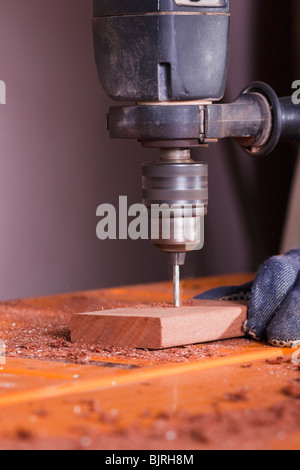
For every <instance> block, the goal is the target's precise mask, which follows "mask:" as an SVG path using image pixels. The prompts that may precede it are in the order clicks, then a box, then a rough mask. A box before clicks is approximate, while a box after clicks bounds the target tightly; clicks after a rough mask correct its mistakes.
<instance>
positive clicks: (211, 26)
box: [93, 0, 230, 102]
mask: <svg viewBox="0 0 300 470" xmlns="http://www.w3.org/2000/svg"><path fill="white" fill-rule="evenodd" d="M178 3H181V1H180V0H94V20H93V31H94V44H95V57H96V63H97V67H98V72H99V77H100V81H101V83H102V85H103V87H104V90H105V91H106V93H107V94H108V95H109V96H110V97H111V98H112V99H114V100H121V101H134V102H145V101H146V102H157V101H191V100H211V101H215V100H216V101H219V100H220V99H221V98H222V97H223V95H224V92H225V85H226V78H227V62H228V44H229V29H230V13H229V0H196V1H195V0H183V2H182V3H187V5H179V4H178ZM200 4H201V5H202V6H201V5H200ZM205 5H208V6H205Z"/></svg>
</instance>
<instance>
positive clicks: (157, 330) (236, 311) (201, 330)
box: [71, 300, 247, 349]
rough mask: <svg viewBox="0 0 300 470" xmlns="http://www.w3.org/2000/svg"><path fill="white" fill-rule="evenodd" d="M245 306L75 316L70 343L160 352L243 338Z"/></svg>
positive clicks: (219, 303) (128, 310) (207, 302)
mask: <svg viewBox="0 0 300 470" xmlns="http://www.w3.org/2000/svg"><path fill="white" fill-rule="evenodd" d="M246 318H247V305H246V304H245V303H238V302H225V301H210V300H204V301H199V305H196V306H192V307H182V308H180V309H177V308H161V307H157V308H156V307H151V308H134V307H130V308H123V309H117V310H107V311H101V312H89V313H78V314H75V315H74V316H73V318H72V322H71V338H72V341H74V342H75V341H82V342H84V343H89V344H94V345H97V346H100V347H112V346H115V347H120V348H126V347H131V348H140V349H164V348H171V347H174V346H183V345H187V344H196V343H206V342H209V341H216V340H221V339H228V338H238V337H242V336H244V335H245V334H244V332H243V329H242V327H243V324H244V322H245V320H246Z"/></svg>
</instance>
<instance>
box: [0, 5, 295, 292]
mask: <svg viewBox="0 0 300 470" xmlns="http://www.w3.org/2000/svg"><path fill="white" fill-rule="evenodd" d="M296 3H297V2H296V0H285V2H284V5H283V4H282V2H280V1H279V0H278V1H277V0H276V1H274V0H273V1H271V0H263V1H261V0H243V1H241V0H232V1H231V4H232V35H231V51H230V72H229V80H228V87H227V96H226V99H227V100H232V99H234V98H235V97H236V96H237V95H238V94H239V92H240V90H241V89H242V88H243V87H244V86H245V85H247V84H248V83H249V82H250V81H252V80H256V79H261V80H265V81H268V82H269V83H270V84H271V85H272V86H273V87H274V88H275V89H276V91H277V92H278V93H279V94H281V95H285V94H290V87H291V83H292V81H293V80H295V79H297V78H298V79H299V77H297V75H296V71H295V67H294V64H295V62H296V60H295V58H296V56H299V49H300V46H298V45H297V44H295V41H293V23H294V18H295V16H296V15H295V13H294V8H295V5H296ZM0 11H1V16H0V80H4V81H5V82H6V85H7V104H6V105H1V106H0V230H1V232H0V234H1V235H0V299H8V298H16V297H24V296H25V297H28V296H33V295H43V294H48V293H59V292H67V291H75V290H82V289H91V288H98V287H99V288H100V287H104V286H113V285H120V284H131V283H140V282H151V281H158V280H162V279H167V278H168V277H169V272H168V268H167V265H166V262H165V258H164V256H163V255H162V254H160V253H159V252H156V250H155V249H154V248H152V246H151V245H150V243H149V242H147V241H137V242H134V241H130V240H128V241H117V242H116V241H103V242H100V241H99V240H98V239H97V238H96V224H97V219H96V208H97V206H98V205H99V204H101V203H104V202H106V203H112V204H117V202H118V197H119V196H120V195H127V196H128V199H129V203H130V204H131V203H135V202H139V201H140V199H141V163H142V161H147V160H153V159H155V158H156V155H157V153H156V151H155V150H145V149H142V148H141V147H140V146H139V144H137V143H136V142H130V141H126V142H121V141H112V140H110V139H109V137H108V135H107V132H106V130H105V113H106V111H107V109H108V107H109V106H110V105H111V104H112V102H110V100H109V99H108V98H107V97H106V96H105V94H104V92H103V90H102V89H101V86H100V84H99V82H98V77H97V72H96V67H95V64H94V57H93V43H92V33H91V17H92V1H90V0H52V1H51V2H46V1H41V0H0ZM194 157H195V158H196V159H203V160H207V161H208V162H209V168H210V207H209V215H208V217H207V224H206V246H205V248H204V250H203V251H202V252H197V253H195V254H194V255H192V256H190V258H189V261H188V263H187V266H186V270H185V275H186V276H196V275H208V274H217V273H225V272H237V271H249V270H254V269H256V267H257V265H258V264H259V263H260V262H261V261H262V260H263V259H264V258H266V257H267V256H269V255H271V254H273V253H276V252H278V250H279V246H280V240H281V232H282V228H283V223H284V217H285V210H286V204H287V198H288V194H289V188H290V179H291V175H292V172H293V167H294V164H295V148H290V147H288V146H280V147H279V149H278V150H277V151H276V153H274V155H273V156H272V158H269V159H267V160H264V161H255V160H251V159H250V158H249V157H247V156H246V155H244V154H243V153H241V152H240V150H239V149H238V148H237V146H236V145H235V144H233V143H230V142H224V143H221V144H219V145H214V146H211V147H210V148H209V149H207V150H206V149H205V150H199V151H198V150H197V151H195V152H194Z"/></svg>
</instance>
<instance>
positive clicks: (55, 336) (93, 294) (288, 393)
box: [0, 275, 300, 450]
mask: <svg viewBox="0 0 300 470" xmlns="http://www.w3.org/2000/svg"><path fill="white" fill-rule="evenodd" d="M250 278H251V276H248V275H240V276H226V277H219V278H206V279H196V280H188V281H184V282H183V293H184V298H185V299H189V298H191V297H193V296H194V295H195V294H198V293H200V292H202V291H204V290H206V289H208V288H211V287H215V286H219V285H225V284H227V285H232V284H241V283H244V282H246V281H248V280H249V279H250ZM171 297H172V287H171V284H170V283H160V284H152V285H148V286H134V287H124V288H115V289H106V290H98V291H89V292H81V293H75V294H74V293H73V294H66V295H57V296H52V297H44V298H36V299H25V300H19V301H10V302H2V303H1V304H0V328H1V333H0V340H1V341H3V342H4V343H5V346H6V355H5V364H2V365H1V364H0V449H105V450H125V449H132V450H137V449H149V450H155V449H157V450H159V449H162V450H172V449H179V450H185V449H186V450H195V449H297V450H298V449H300V406H299V405H300V400H299V399H300V368H299V366H298V365H297V364H296V363H295V361H294V362H292V360H291V357H292V354H293V353H294V352H295V351H294V350H284V349H276V348H273V347H270V346H269V345H267V344H260V343H256V342H254V341H252V340H250V339H245V338H242V339H235V340H227V341H221V342H216V343H209V344H202V345H194V346H187V347H182V348H173V349H171V350H164V351H143V350H134V349H130V350H118V349H114V348H111V349H107V350H101V349H100V348H98V347H96V346H94V347H93V346H88V345H80V344H72V343H71V341H70V330H69V324H70V319H71V317H72V314H74V313H79V312H85V311H95V310H101V309H102V308H103V309H107V308H118V307H125V306H128V305H137V304H151V303H160V304H163V303H165V302H171ZM299 356H300V355H299ZM0 359H1V360H2V362H4V357H0Z"/></svg>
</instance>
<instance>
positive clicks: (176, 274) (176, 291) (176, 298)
mask: <svg viewBox="0 0 300 470" xmlns="http://www.w3.org/2000/svg"><path fill="white" fill-rule="evenodd" d="M173 302H174V307H176V308H178V307H180V266H179V264H177V260H176V263H174V264H173Z"/></svg>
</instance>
